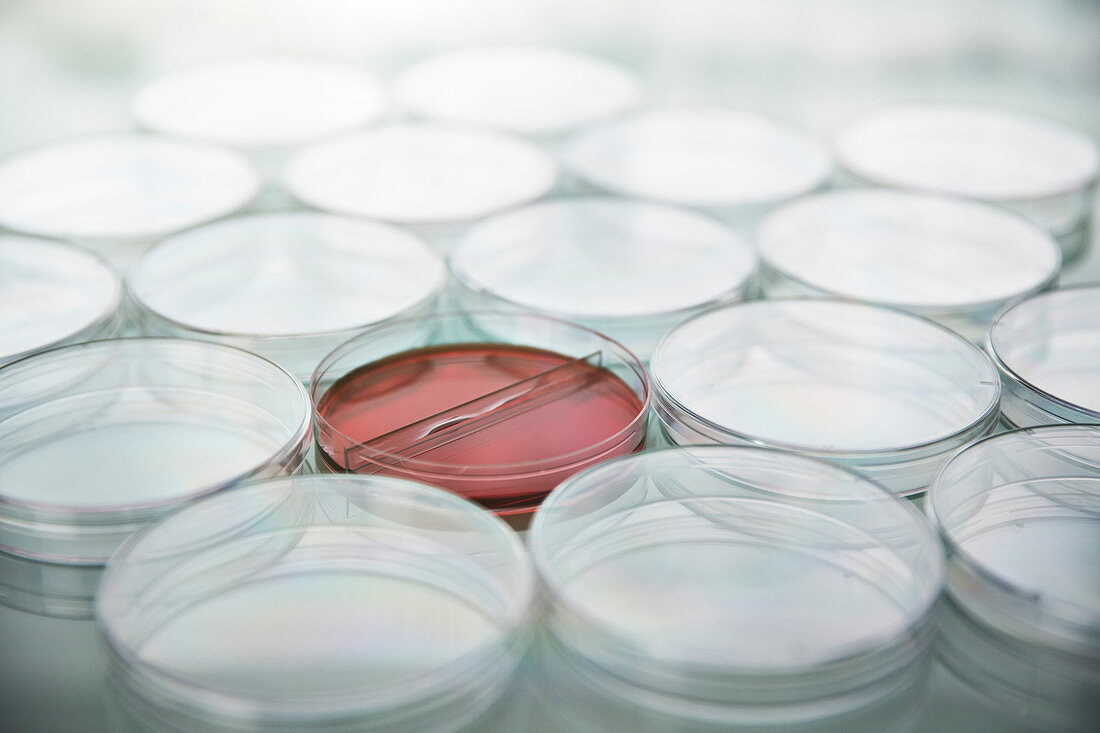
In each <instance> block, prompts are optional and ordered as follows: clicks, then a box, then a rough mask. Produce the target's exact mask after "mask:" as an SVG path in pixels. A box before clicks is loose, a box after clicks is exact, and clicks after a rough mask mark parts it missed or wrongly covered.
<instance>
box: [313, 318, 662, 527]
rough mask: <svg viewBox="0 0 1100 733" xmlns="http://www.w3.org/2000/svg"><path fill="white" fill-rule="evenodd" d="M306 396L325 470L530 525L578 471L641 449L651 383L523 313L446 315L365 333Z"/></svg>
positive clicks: (582, 339) (633, 365) (605, 346)
mask: <svg viewBox="0 0 1100 733" xmlns="http://www.w3.org/2000/svg"><path fill="white" fill-rule="evenodd" d="M310 393H311V395H312V397H313V403H314V405H315V412H316V427H315V439H316V443H317V450H316V463H317V468H318V470H320V471H331V472H340V473H363V474H384V475H392V476H396V477H399V478H407V479H413V480H417V481H421V482H423V483H427V484H431V485H433V486H440V487H443V488H446V489H449V490H451V491H454V492H455V493H458V494H461V495H462V496H465V497H467V498H470V499H474V500H475V501H477V502H479V503H481V504H482V505H484V506H486V507H489V508H491V509H493V510H494V511H496V512H497V513H499V514H501V515H505V516H510V517H513V518H514V520H515V521H516V522H517V523H523V522H525V521H526V520H527V519H528V518H529V516H530V512H531V511H532V510H534V508H535V507H536V506H537V505H538V503H539V502H540V501H541V500H542V498H543V497H544V496H546V494H547V493H548V492H549V491H550V490H551V489H553V488H554V486H556V485H557V484H558V483H560V482H561V481H562V480H563V479H564V478H566V477H567V476H570V475H572V474H574V473H576V472H577V471H580V470H582V469H583V468H585V467H587V466H590V465H593V464H595V463H598V462H600V461H603V460H606V459H608V458H611V457H614V456H619V455H624V454H626V453H631V452H633V451H635V450H639V449H641V448H643V447H644V446H645V434H646V419H647V416H648V411H649V379H648V377H647V375H646V372H645V368H644V367H643V366H642V364H641V362H639V361H638V359H637V358H636V357H635V356H634V355H633V354H631V353H630V352H629V351H628V350H626V349H625V348H624V347H623V346H621V345H620V344H618V343H617V342H615V341H612V340H611V339H609V338H607V337H606V336H602V335H601V334H598V333H596V332H595V331H591V330H589V329H587V328H583V327H581V326H577V325H574V324H571V323H567V322H565V321H559V320H556V319H552V318H547V317H543V316H538V315H530V314H523V313H507V312H501V313H475V314H467V313H446V314H440V315H436V316H430V317H426V318H419V319H407V320H400V321H395V322H393V323H389V324H384V325H381V326H378V327H375V328H371V329H368V330H367V331H364V332H363V333H362V334H361V335H360V336H357V337H355V338H353V339H351V340H350V341H348V342H347V343H346V344H344V345H342V346H340V347H339V348H337V349H336V350H335V351H334V352H333V353H332V354H330V355H329V356H327V357H326V358H325V359H324V361H322V362H321V364H320V366H318V367H317V371H316V372H315V373H314V375H313V378H312V381H311V385H310Z"/></svg>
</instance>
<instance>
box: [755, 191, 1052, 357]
mask: <svg viewBox="0 0 1100 733" xmlns="http://www.w3.org/2000/svg"><path fill="white" fill-rule="evenodd" d="M756 242H757V249H758V252H759V254H760V258H761V261H762V264H763V268H762V269H763V271H764V282H765V289H766V292H767V294H768V295H770V296H773V297H774V296H794V295H831V296H837V297H842V298H849V299H852V300H859V301H864V302H868V303H876V304H881V305H889V306H894V307H897V308H901V309H903V310H907V311H910V312H913V313H917V314H918V315H923V316H926V317H928V318H931V319H932V320H935V321H937V322H939V323H941V324H943V325H945V326H947V327H948V328H951V329H952V330H954V331H956V332H958V333H960V334H962V335H963V336H966V337H967V338H969V339H970V340H972V341H984V340H985V336H986V334H987V332H988V330H989V324H990V322H991V321H992V319H993V316H994V315H995V314H996V313H997V311H998V310H1000V309H1001V307H1002V306H1003V305H1004V304H1005V303H1007V302H1008V301H1009V300H1011V299H1012V298H1016V297H1020V296H1024V295H1030V294H1032V293H1036V292H1039V291H1041V290H1045V289H1047V288H1049V287H1050V286H1051V285H1052V284H1053V283H1054V282H1055V280H1056V279H1057V277H1058V271H1059V268H1060V267H1061V262H1062V257H1061V250H1060V249H1059V247H1058V244H1057V243H1056V242H1055V241H1054V239H1053V237H1051V235H1049V234H1048V233H1047V232H1046V231H1044V230H1043V229H1042V228H1040V227H1039V226H1037V225H1036V224H1033V223H1032V222H1030V221H1028V220H1026V219H1024V218H1023V217H1020V216H1018V215H1016V214H1012V213H1010V212H1008V211H1004V210H1000V209H997V208H995V207H993V206H988V205H984V204H980V203H975V202H971V201H968V200H965V199H958V198H949V197H945V196H935V195H926V194H917V193H906V192H901V191H888V190H873V189H846V190H840V191H830V192H828V193H823V194H817V195H814V196H810V197H807V198H805V199H802V200H799V201H795V202H793V203H791V204H788V205H786V206H783V207H781V208H779V209H777V210H776V211H774V212H773V213H772V214H770V215H769V216H768V217H766V218H765V219H764V221H763V222H761V224H760V228H759V230H758V232H757V236H756Z"/></svg>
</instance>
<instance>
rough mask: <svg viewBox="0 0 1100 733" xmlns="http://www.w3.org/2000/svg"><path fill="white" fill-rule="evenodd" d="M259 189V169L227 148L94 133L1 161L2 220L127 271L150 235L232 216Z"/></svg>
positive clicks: (0, 211)
mask: <svg viewBox="0 0 1100 733" xmlns="http://www.w3.org/2000/svg"><path fill="white" fill-rule="evenodd" d="M258 190H259V178H258V176H257V174H256V172H255V171H254V170H253V169H252V167H251V166H250V165H249V164H248V162H247V161H246V160H245V159H244V158H243V157H242V156H241V155H240V154H238V153H235V152H233V151H230V150H224V149H221V148H217V147H213V146H208V145H205V144H200V143H192V142H181V141H176V140H169V139H165V138H160V137H157V136H155V135H146V134H136V133H109V134H100V135H91V136H86V137H79V138H72V139H68V140H62V141H59V142H54V143H50V144H47V145H43V146H40V147H37V148H34V149H30V150H24V151H22V152H18V153H15V154H14V155H12V156H10V157H8V158H7V159H5V160H4V161H3V162H2V163H0V226H4V227H7V228H9V229H11V230H13V231H16V232H19V233H22V234H30V235H40V236H46V237H56V238H59V239H68V240H72V241H76V242H79V243H81V244H84V245H86V246H88V247H90V248H92V249H94V250H96V251H98V252H100V253H102V254H104V255H106V256H107V257H108V259H109V260H111V261H112V264H113V265H115V266H116V267H119V268H120V269H125V267H126V265H127V264H128V263H129V262H130V261H131V260H132V259H133V258H135V257H136V256H137V255H138V254H140V252H141V250H142V248H143V247H144V246H146V245H147V244H148V243H149V242H151V241H152V240H155V239H158V238H160V237H163V236H167V235H169V234H173V233H175V232H178V231H180V230H182V229H187V228H188V227H192V226H195V225H197V224H202V223H205V222H207V221H211V220H213V219H218V218H220V217H223V216H227V215H229V214H232V213H233V212H235V211H237V210H239V209H241V208H242V207H244V206H245V205H246V204H247V203H248V202H249V201H251V200H252V198H253V197H254V196H255V195H256V193H257V192H258Z"/></svg>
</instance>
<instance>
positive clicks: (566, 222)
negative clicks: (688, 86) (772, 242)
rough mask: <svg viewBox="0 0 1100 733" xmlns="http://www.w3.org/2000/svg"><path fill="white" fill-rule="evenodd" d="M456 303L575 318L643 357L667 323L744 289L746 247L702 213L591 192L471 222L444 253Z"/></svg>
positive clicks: (750, 258) (752, 267) (751, 259)
mask: <svg viewBox="0 0 1100 733" xmlns="http://www.w3.org/2000/svg"><path fill="white" fill-rule="evenodd" d="M450 265H451V271H452V272H453V273H454V275H455V277H456V279H457V281H458V284H459V287H458V288H457V290H458V295H457V299H458V302H459V303H461V304H463V305H464V306H466V307H468V308H469V309H472V310H477V309H480V308H509V307H518V308H523V309H528V310H533V311H537V312H540V313H546V314H549V315H555V316H558V317H561V318H565V319H568V320H570V321H573V322H576V323H582V324H584V325H586V326H589V327H590V328H593V329H595V330H597V331H600V332H601V333H605V334H607V335H609V336H611V337H612V338H614V339H617V340H618V341H620V342H622V343H623V344H625V345H626V346H627V347H628V348H630V349H631V350H632V351H633V352H634V353H635V354H637V355H638V356H639V357H641V358H642V359H648V358H649V355H650V353H652V351H653V347H654V346H655V345H656V344H657V340H658V339H659V338H660V337H661V335H663V334H664V332H665V331H667V330H668V329H669V328H671V327H672V326H674V325H675V324H677V323H679V322H680V321H682V320H684V319H685V318H687V317H688V316H689V315H691V314H692V313H695V312H697V311H699V310H702V309H703V308H705V307H707V306H711V305H715V304H718V303H724V302H734V301H738V300H741V299H743V298H744V297H746V295H747V293H748V291H749V290H750V287H751V285H752V281H753V276H754V274H755V272H756V256H755V254H754V253H753V249H752V245H751V244H750V243H749V242H748V241H747V240H746V239H744V238H742V237H741V236H739V235H738V234H737V233H735V232H734V231H732V230H731V229H730V228H729V227H727V226H726V225H724V224H723V223H721V222H718V221H716V220H713V219H711V218H709V217H707V216H704V215H702V214H698V213H695V212H692V211H688V210H685V209H679V208H676V207H671V206H664V205H661V204H649V203H644V202H636V201H627V200H619V199H612V198H599V197H577V198H567V199H561V200H555V201H550V202H546V203H541V204H536V205H534V206H531V207H528V208H524V209H520V210H518V211H513V212H509V213H506V214H501V215H500V216H497V217H494V218H492V219H490V220H488V221H485V222H482V223H480V224H476V225H475V226H473V227H472V228H471V229H470V230H469V231H467V232H466V233H465V234H464V235H463V236H462V237H461V238H460V239H459V240H458V241H457V243H456V244H455V246H454V247H453V248H452V250H451V253H450Z"/></svg>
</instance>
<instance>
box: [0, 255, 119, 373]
mask: <svg viewBox="0 0 1100 733" xmlns="http://www.w3.org/2000/svg"><path fill="white" fill-rule="evenodd" d="M121 304H122V282H121V281H120V280H119V278H118V276H117V275H116V274H115V273H114V271H113V270H112V269H111V267H110V265H108V264H107V263H106V261H104V260H103V259H102V258H100V257H99V256H98V255H95V254H93V253H92V252H90V251H87V250H84V249H81V248H80V247H76V246H73V245H71V244H66V243H64V242H59V241H54V240H49V239H38V238H36V237H23V236H19V235H14V234H6V235H0V366H2V365H4V364H7V363H8V362H11V361H15V360H16V359H20V358H22V357H24V356H28V355H30V354H33V353H35V352H37V351H43V350H45V349H49V348H53V347H55V346H62V345H64V344H69V343H76V342H78V341H91V340H95V339H100V338H109V337H111V336H114V335H116V334H117V333H118V331H119V330H120V328H121V326H122V316H121V312H120V307H121Z"/></svg>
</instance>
